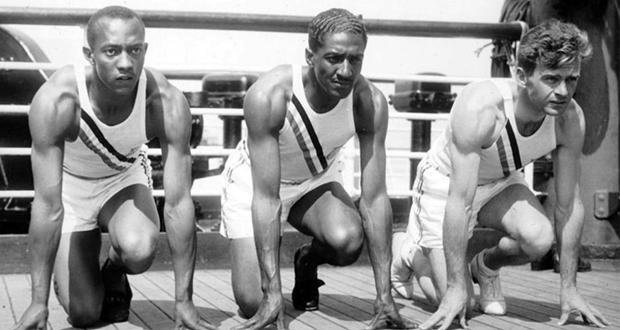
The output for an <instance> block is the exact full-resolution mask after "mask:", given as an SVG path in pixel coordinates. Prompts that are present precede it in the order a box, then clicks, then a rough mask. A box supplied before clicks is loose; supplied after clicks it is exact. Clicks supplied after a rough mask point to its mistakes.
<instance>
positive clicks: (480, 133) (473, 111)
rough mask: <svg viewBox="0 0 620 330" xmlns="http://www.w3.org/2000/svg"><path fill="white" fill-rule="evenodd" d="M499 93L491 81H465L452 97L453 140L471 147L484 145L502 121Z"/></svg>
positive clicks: (489, 140)
mask: <svg viewBox="0 0 620 330" xmlns="http://www.w3.org/2000/svg"><path fill="white" fill-rule="evenodd" d="M502 104H503V97H502V95H501V94H500V92H499V91H498V90H497V87H496V86H495V84H494V83H493V82H491V81H488V80H487V81H480V82H473V83H470V84H468V85H467V86H465V87H464V88H463V90H462V91H461V93H460V94H459V96H458V97H457V98H456V100H455V102H454V105H453V107H452V111H451V116H450V126H451V129H452V134H453V138H454V140H455V142H458V143H461V144H463V145H466V146H469V147H472V148H482V147H484V146H486V145H488V144H489V143H490V142H491V141H492V140H493V137H494V133H495V131H496V128H497V125H498V124H503V121H504V118H505V115H504V111H503V105H502Z"/></svg>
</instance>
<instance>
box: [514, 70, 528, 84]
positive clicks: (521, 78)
mask: <svg viewBox="0 0 620 330" xmlns="http://www.w3.org/2000/svg"><path fill="white" fill-rule="evenodd" d="M515 78H516V80H517V84H518V85H519V87H525V84H526V83H527V73H525V70H523V68H522V67H520V66H518V67H517V70H516V72H515Z"/></svg>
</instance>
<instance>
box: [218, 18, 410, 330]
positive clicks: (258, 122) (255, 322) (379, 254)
mask: <svg viewBox="0 0 620 330" xmlns="http://www.w3.org/2000/svg"><path fill="white" fill-rule="evenodd" d="M308 31H309V48H308V49H306V62H307V65H308V66H307V67H300V66H290V65H282V66H278V67H276V68H275V69H273V70H271V71H269V72H267V73H266V74H264V75H263V76H262V77H261V78H260V79H259V80H258V81H257V82H256V83H255V84H254V85H252V87H251V88H250V90H249V91H248V94H247V96H246V98H245V103H244V116H245V121H246V123H247V127H248V138H247V140H242V141H241V142H240V143H239V145H238V147H237V150H236V152H235V153H234V154H233V155H231V156H230V158H229V159H228V160H227V163H226V166H225V169H224V176H225V180H226V182H225V187H224V191H223V193H222V215H223V224H222V233H223V234H224V235H225V236H226V237H228V238H230V239H231V254H232V283H233V292H234V296H235V299H236V301H237V304H238V305H239V308H240V313H241V314H242V315H243V316H246V317H252V318H251V319H250V320H248V321H247V322H246V323H245V324H242V325H241V326H240V327H241V328H249V329H257V328H262V327H263V326H265V325H267V324H270V323H272V322H274V321H277V326H278V328H283V327H284V323H283V320H284V316H283V315H284V301H283V297H282V290H281V282H280V267H279V257H280V254H279V249H280V245H279V244H280V235H281V232H280V230H281V229H280V228H281V224H280V222H281V221H288V222H289V223H290V224H291V225H292V226H293V227H295V228H296V229H297V230H299V231H300V232H302V233H305V234H307V235H311V236H312V237H313V240H312V242H311V243H310V244H307V245H304V246H302V247H300V248H299V249H298V250H297V252H296V253H295V258H294V268H295V287H294V289H293V292H292V299H293V305H294V307H295V308H296V309H299V310H306V311H311V310H316V309H318V302H319V293H318V287H319V286H321V285H323V282H322V281H321V280H319V279H318V278H317V266H319V265H320V264H324V263H328V264H331V265H338V266H344V265H349V264H351V263H353V262H354V261H355V260H356V259H357V258H358V256H359V254H360V253H361V250H362V245H363V242H364V237H366V239H367V242H368V246H369V252H370V260H371V263H372V267H373V271H374V275H375V282H376V288H377V298H376V300H375V312H376V316H375V318H374V319H373V320H372V322H371V324H370V328H380V327H385V326H392V327H398V328H403V327H412V326H415V325H414V324H412V323H411V322H408V321H405V320H402V319H401V317H400V315H399V314H398V311H397V310H396V306H395V305H394V301H393V299H392V296H391V295H390V286H389V267H390V260H391V251H390V240H391V231H392V225H391V223H392V213H391V208H390V203H389V199H388V197H387V194H386V186H385V136H386V131H387V122H388V111H387V105H386V101H385V98H384V96H383V95H382V93H381V92H380V91H379V90H377V89H376V88H375V86H374V85H373V84H372V83H370V82H369V81H368V80H367V79H366V78H364V77H363V76H362V75H361V74H360V71H361V69H362V62H363V57H364V50H365V47H366V41H367V37H366V29H365V27H364V24H363V22H362V20H361V18H359V17H357V16H354V15H353V14H351V13H350V12H348V11H346V10H344V9H330V10H327V11H325V12H322V13H320V14H318V15H317V16H316V17H315V18H314V19H313V20H312V22H311V23H310V25H309V29H308ZM356 135H357V137H358V138H359V145H360V160H361V165H360V167H361V172H362V173H361V187H362V189H361V190H362V192H361V197H360V201H359V210H358V208H357V207H356V206H355V204H354V202H353V200H352V199H351V197H350V196H349V195H348V194H347V192H346V191H345V190H344V188H343V186H342V178H341V171H342V169H341V166H342V162H341V160H340V157H341V156H342V155H341V152H340V150H341V148H342V146H343V145H344V144H345V143H346V142H347V141H348V140H349V139H350V138H351V137H353V136H356ZM261 288H262V290H261Z"/></svg>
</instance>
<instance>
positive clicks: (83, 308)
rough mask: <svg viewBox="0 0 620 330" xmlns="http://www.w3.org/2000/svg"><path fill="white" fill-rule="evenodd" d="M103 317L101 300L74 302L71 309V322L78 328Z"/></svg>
mask: <svg viewBox="0 0 620 330" xmlns="http://www.w3.org/2000/svg"><path fill="white" fill-rule="evenodd" d="M100 317H101V302H98V303H95V302H93V303H90V304H86V303H80V304H72V305H71V307H70V310H69V320H68V321H69V323H71V325H72V326H73V327H76V328H86V327H88V326H91V325H93V324H95V323H97V322H99V318H100Z"/></svg>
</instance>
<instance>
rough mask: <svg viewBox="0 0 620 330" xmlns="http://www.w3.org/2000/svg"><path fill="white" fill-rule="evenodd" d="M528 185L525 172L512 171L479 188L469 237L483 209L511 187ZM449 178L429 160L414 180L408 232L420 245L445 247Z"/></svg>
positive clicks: (421, 164)
mask: <svg viewBox="0 0 620 330" xmlns="http://www.w3.org/2000/svg"><path fill="white" fill-rule="evenodd" d="M513 184H522V185H525V186H527V183H526V181H525V178H524V176H523V173H521V172H513V173H511V174H510V175H509V176H507V177H505V178H502V179H499V180H497V181H494V182H491V183H487V184H484V185H480V186H478V187H477V188H476V194H475V196H474V202H473V205H472V213H471V217H470V219H469V230H468V232H469V238H471V236H472V235H473V230H474V226H475V225H476V223H477V218H478V212H479V211H480V209H481V208H482V207H483V206H484V205H485V204H486V203H487V202H489V201H490V200H491V198H493V197H494V196H496V195H497V194H499V193H500V192H501V191H503V190H504V189H505V188H507V187H508V186H511V185H513ZM449 186H450V177H449V176H448V175H447V174H445V173H441V172H440V170H439V167H438V166H436V165H435V164H433V163H432V162H431V161H428V160H426V159H424V160H422V161H421V162H420V164H419V165H418V171H417V175H416V179H415V181H414V183H413V200H412V204H411V210H410V211H409V224H408V226H407V234H408V235H410V237H412V238H413V240H414V241H415V242H417V243H418V244H419V245H420V246H423V247H426V248H430V249H441V248H443V219H444V215H445V210H446V203H447V200H448V188H449Z"/></svg>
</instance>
